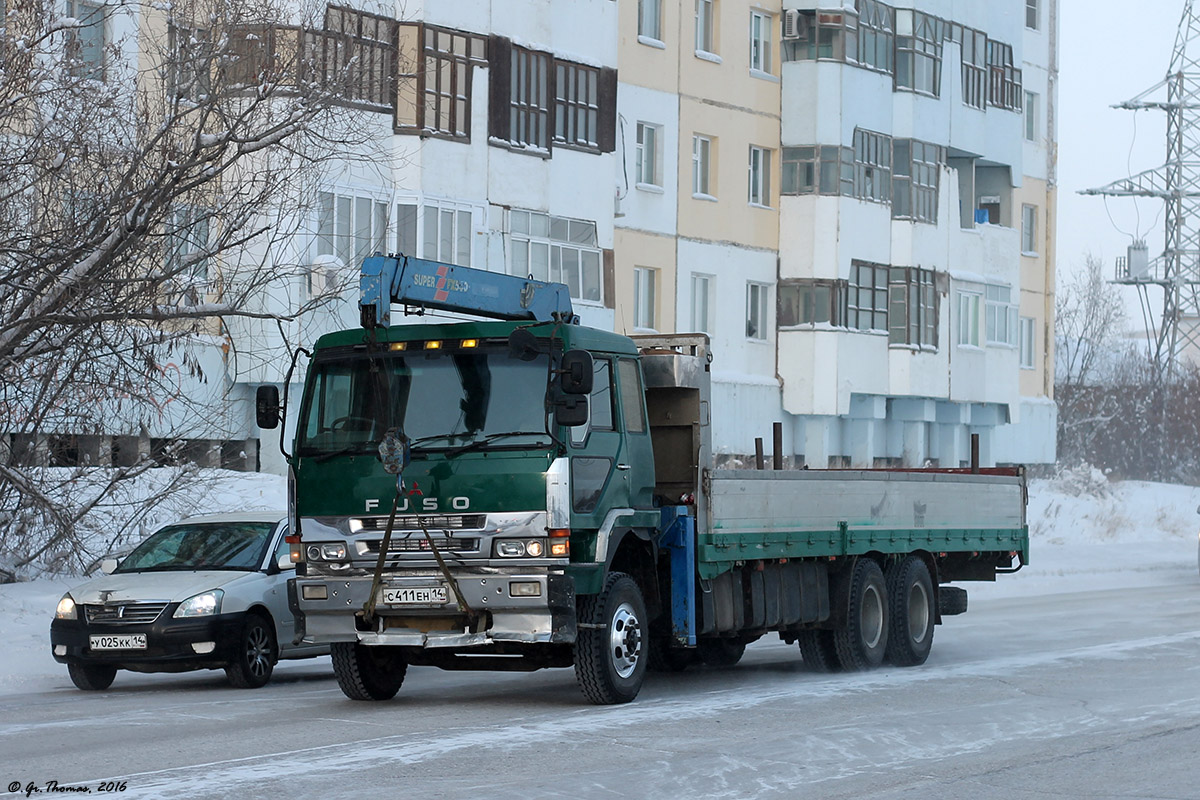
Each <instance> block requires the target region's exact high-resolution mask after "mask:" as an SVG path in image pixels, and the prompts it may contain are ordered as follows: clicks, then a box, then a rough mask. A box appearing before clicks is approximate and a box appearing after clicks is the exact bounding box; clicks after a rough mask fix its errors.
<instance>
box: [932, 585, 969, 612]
mask: <svg viewBox="0 0 1200 800" xmlns="http://www.w3.org/2000/svg"><path fill="white" fill-rule="evenodd" d="M938 611H940V612H941V614H942V616H943V617H954V616H957V615H959V614H965V613H967V590H966V589H964V588H962V587H961V586H947V585H946V584H942V585H941V586H939V587H938Z"/></svg>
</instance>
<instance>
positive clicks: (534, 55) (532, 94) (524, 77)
mask: <svg viewBox="0 0 1200 800" xmlns="http://www.w3.org/2000/svg"><path fill="white" fill-rule="evenodd" d="M511 76H512V90H511V92H510V94H509V141H511V142H512V143H513V144H520V145H526V146H528V147H534V148H538V149H542V150H548V149H550V130H549V120H550V55H549V54H548V53H539V52H537V51H536V50H527V49H525V48H524V47H517V46H516V45H513V48H512V73H511Z"/></svg>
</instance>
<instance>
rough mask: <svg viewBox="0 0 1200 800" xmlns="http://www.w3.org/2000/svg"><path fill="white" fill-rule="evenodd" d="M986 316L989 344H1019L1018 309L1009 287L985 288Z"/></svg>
mask: <svg viewBox="0 0 1200 800" xmlns="http://www.w3.org/2000/svg"><path fill="white" fill-rule="evenodd" d="M984 314H985V316H986V325H985V327H986V328H987V331H986V336H987V343H988V344H1006V345H1012V346H1015V345H1016V344H1017V307H1016V306H1015V305H1013V304H1012V289H1010V288H1009V287H1007V286H987V287H985V288H984Z"/></svg>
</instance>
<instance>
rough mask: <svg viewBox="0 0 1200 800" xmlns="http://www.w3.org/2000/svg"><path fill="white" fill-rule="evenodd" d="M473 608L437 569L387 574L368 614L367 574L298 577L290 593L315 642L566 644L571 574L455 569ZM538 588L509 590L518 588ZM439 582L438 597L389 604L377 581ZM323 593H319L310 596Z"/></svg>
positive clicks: (307, 636)
mask: <svg viewBox="0 0 1200 800" xmlns="http://www.w3.org/2000/svg"><path fill="white" fill-rule="evenodd" d="M454 577H455V580H456V581H457V583H458V588H459V591H460V592H461V593H462V595H463V600H465V601H466V603H467V605H468V606H470V609H471V611H472V612H473V613H472V614H471V615H468V614H466V613H465V612H464V611H463V610H462V609H461V608H460V607H459V604H458V601H457V599H456V596H455V593H454V590H453V589H452V588H451V587H450V586H449V585H448V583H447V581H446V579H445V577H444V576H442V575H441V574H440V573H437V572H429V573H427V574H421V575H414V574H412V573H411V572H410V573H406V574H405V575H404V576H403V577H400V576H396V575H389V576H386V577H385V578H384V580H383V582H382V585H381V589H380V592H379V594H378V596H377V597H376V607H375V614H374V616H373V618H372V619H370V620H367V619H366V617H365V615H364V612H363V608H364V606H365V605H366V603H367V600H368V598H369V596H370V592H371V585H372V579H371V578H370V577H367V576H354V577H346V578H330V577H314V576H308V577H297V578H293V579H292V580H293V581H294V582H295V585H294V587H292V589H291V590H290V591H289V594H290V595H291V596H292V597H293V598H295V599H294V601H293V602H294V604H295V607H294V609H293V610H294V611H295V612H297V613H296V616H297V621H298V623H299V624H300V625H301V626H302V627H303V638H304V641H306V642H312V643H315V644H331V643H334V642H361V643H362V644H369V645H387V646H396V647H420V648H464V647H466V648H469V647H486V646H489V645H494V644H500V643H509V642H512V643H524V644H571V643H573V642H574V641H575V638H576V633H577V629H576V625H575V582H574V580H573V579H572V578H571V577H570V576H568V575H566V574H563V573H562V572H561V571H557V572H550V573H547V572H546V571H544V570H543V571H532V570H528V571H527V570H520V569H515V570H500V569H494V568H487V569H479V570H469V569H459V570H455V572H454ZM513 584H518V585H520V586H521V587H522V589H521V590H520V591H525V592H531V587H532V586H533V585H536V586H537V593H536V594H535V595H534V594H524V595H519V596H514V593H515V592H517V591H519V590H518V589H514V588H513ZM429 587H444V588H445V589H446V596H447V601H446V602H445V603H441V604H435V603H426V604H416V603H406V604H403V605H387V604H384V602H383V597H382V596H383V589H385V588H387V589H397V588H413V589H425V588H429ZM321 594H324V595H325V598H324V599H316V598H317V597H319V596H320V595H321Z"/></svg>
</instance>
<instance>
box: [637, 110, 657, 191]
mask: <svg viewBox="0 0 1200 800" xmlns="http://www.w3.org/2000/svg"><path fill="white" fill-rule="evenodd" d="M660 129H661V126H659V125H652V124H650V123H649V122H639V123H638V124H637V145H636V147H635V150H634V156H635V158H634V165H633V172H634V176H635V178H636V179H637V182H638V183H639V184H642V185H644V186H662V177H661V174H660V173H659V166H658V161H659V159H658V147H659V138H660V137H659V135H658V133H659V130H660Z"/></svg>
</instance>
